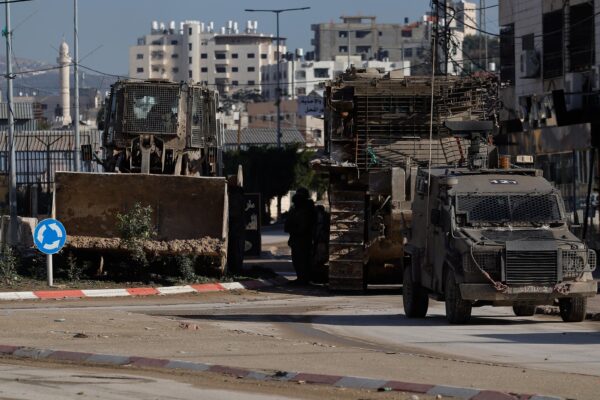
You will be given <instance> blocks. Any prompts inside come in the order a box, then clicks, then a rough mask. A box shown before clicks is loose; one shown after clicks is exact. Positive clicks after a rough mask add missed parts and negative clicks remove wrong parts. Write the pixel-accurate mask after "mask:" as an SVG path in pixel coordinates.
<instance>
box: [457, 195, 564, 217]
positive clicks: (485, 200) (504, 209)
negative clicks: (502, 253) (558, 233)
mask: <svg viewBox="0 0 600 400" xmlns="http://www.w3.org/2000/svg"><path fill="white" fill-rule="evenodd" d="M457 212H458V213H461V212H465V213H467V218H468V221H469V222H471V223H485V222H492V223H496V222H515V223H523V222H534V223H544V222H546V223H547V222H554V221H560V220H561V219H562V217H561V211H560V206H559V204H558V199H557V196H556V195H555V194H541V195H517V194H514V195H502V194H484V195H479V194H477V195H471V194H469V195H460V196H458V197H457Z"/></svg>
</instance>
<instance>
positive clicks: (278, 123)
mask: <svg viewBox="0 0 600 400" xmlns="http://www.w3.org/2000/svg"><path fill="white" fill-rule="evenodd" d="M308 9H310V7H300V8H282V9H272V10H271V9H268V10H262V9H248V8H247V9H245V10H244V11H246V12H270V13H273V14H275V15H276V17H277V48H276V49H275V58H277V89H276V92H277V100H276V103H275V105H276V106H277V148H280V147H281V68H280V64H281V60H280V58H281V50H280V48H279V43H280V39H279V14H281V13H284V12H288V11H301V10H308Z"/></svg>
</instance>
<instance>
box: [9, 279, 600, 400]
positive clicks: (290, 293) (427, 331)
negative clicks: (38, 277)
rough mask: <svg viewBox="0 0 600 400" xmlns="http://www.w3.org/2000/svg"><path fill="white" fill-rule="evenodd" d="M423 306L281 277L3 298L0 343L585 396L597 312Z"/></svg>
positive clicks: (590, 388)
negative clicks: (236, 289)
mask: <svg viewBox="0 0 600 400" xmlns="http://www.w3.org/2000/svg"><path fill="white" fill-rule="evenodd" d="M430 315H431V316H430V317H428V318H427V319H425V320H407V319H405V318H404V316H403V312H402V308H401V296H400V294H399V293H398V292H393V291H392V292H390V291H384V290H376V291H372V292H371V293H370V294H369V295H367V296H329V295H328V294H327V292H325V291H324V290H322V289H319V288H311V289H307V290H299V289H289V288H283V289H281V290H278V289H273V290H272V291H271V292H261V293H255V292H240V293H221V294H214V295H201V296H191V295H188V296H174V297H164V298H161V297H154V298H146V299H143V300H142V299H117V300H108V299H104V300H84V301H64V302H52V303H40V302H36V303H12V304H7V307H5V308H4V310H3V312H2V313H1V314H0V323H1V324H2V326H3V339H2V342H3V344H4V343H5V344H11V345H28V346H35V347H41V348H52V349H61V350H71V351H87V352H100V353H112V354H123V355H137V356H145V357H158V358H169V359H180V360H186V361H201V362H208V363H217V364H221V365H229V366H236V367H244V368H252V369H260V370H266V371H277V370H283V371H304V372H311V373H323V374H333V375H353V376H364V377H370V378H376V379H402V380H405V381H410V382H421V383H435V384H446V385H454V386H468V387H477V388H486V389H495V390H503V391H511V392H522V393H523V392H524V393H543V394H549V395H559V396H564V397H570V398H578V399H594V398H596V394H597V381H598V376H600V363H599V362H598V360H600V345H599V343H600V333H599V329H598V328H599V327H600V323H599V322H593V321H588V322H584V323H580V324H565V323H562V322H560V320H559V317H557V316H536V317H533V318H517V317H514V316H512V315H511V313H510V312H509V311H508V309H491V308H484V309H480V310H477V312H476V317H475V318H474V320H473V323H472V324H471V325H468V326H449V325H447V324H446V321H445V319H444V318H443V307H442V304H440V303H434V304H433V305H432V308H431V313H430ZM186 324H187V325H186ZM77 333H84V334H85V338H75V335H76V334H77ZM282 355H286V356H282ZM565 381H568V382H571V384H569V385H565V384H564V382H565Z"/></svg>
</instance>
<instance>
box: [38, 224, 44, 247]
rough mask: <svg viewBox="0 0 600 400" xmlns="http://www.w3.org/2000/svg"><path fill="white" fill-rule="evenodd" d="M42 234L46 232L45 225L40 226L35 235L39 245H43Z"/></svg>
mask: <svg viewBox="0 0 600 400" xmlns="http://www.w3.org/2000/svg"><path fill="white" fill-rule="evenodd" d="M44 232H46V225H42V227H41V228H40V230H39V231H38V234H37V241H38V242H40V243H44Z"/></svg>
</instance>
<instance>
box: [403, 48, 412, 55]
mask: <svg viewBox="0 0 600 400" xmlns="http://www.w3.org/2000/svg"><path fill="white" fill-rule="evenodd" d="M412 56H413V49H410V48H408V49H404V57H412Z"/></svg>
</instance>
